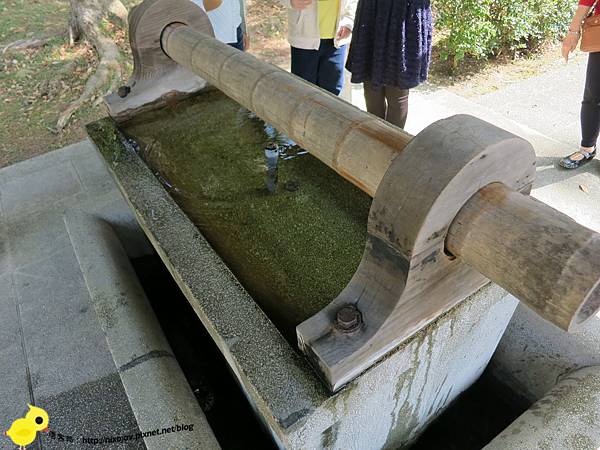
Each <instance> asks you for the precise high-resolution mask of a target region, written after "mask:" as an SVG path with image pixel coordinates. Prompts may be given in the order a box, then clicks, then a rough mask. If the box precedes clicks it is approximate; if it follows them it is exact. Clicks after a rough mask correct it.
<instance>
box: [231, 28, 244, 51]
mask: <svg viewBox="0 0 600 450" xmlns="http://www.w3.org/2000/svg"><path fill="white" fill-rule="evenodd" d="M228 45H230V46H232V47H233V48H237V49H238V50H240V51H242V52H243V51H244V31H243V30H242V26H241V25H240V26H239V27H237V42H232V43H231V44H228Z"/></svg>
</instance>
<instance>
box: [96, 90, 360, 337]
mask: <svg viewBox="0 0 600 450" xmlns="http://www.w3.org/2000/svg"><path fill="white" fill-rule="evenodd" d="M101 125H102V124H101V123H99V125H97V126H96V129H95V130H92V131H93V133H94V135H93V136H92V137H93V139H94V140H97V139H105V140H109V141H110V140H111V139H112V140H114V139H115V138H114V136H113V137H110V136H109V135H110V133H108V132H107V131H106V130H104V131H102V130H100V128H101ZM105 125H106V124H105ZM122 128H123V131H124V132H125V133H126V134H127V135H129V136H132V137H133V138H134V139H135V140H136V141H137V142H138V144H139V147H140V151H139V153H140V156H141V157H142V158H143V159H144V160H145V161H146V163H147V164H148V166H149V167H150V168H151V169H152V170H153V171H154V172H155V173H156V174H157V176H158V177H159V178H160V179H161V181H163V184H164V185H165V187H167V189H168V190H169V192H170V194H171V195H172V197H173V198H174V200H175V201H176V202H177V204H178V205H179V206H180V207H181V208H182V209H183V210H184V212H185V213H186V214H187V215H188V217H190V219H191V220H192V221H193V222H194V223H195V224H196V226H197V227H198V228H199V229H200V231H201V232H202V234H203V235H204V236H205V237H206V238H207V240H208V241H209V242H210V244H211V245H212V246H213V247H214V248H215V250H216V251H217V253H219V255H220V256H221V257H222V258H223V260H224V261H225V262H226V264H227V265H228V266H229V268H230V269H231V270H232V272H233V273H234V274H235V275H236V276H237V278H238V279H239V280H240V282H241V283H242V284H243V285H244V287H245V288H246V289H247V290H248V292H249V293H250V294H251V295H252V297H253V298H254V299H255V301H256V302H257V303H258V304H259V305H260V307H261V308H262V309H263V310H264V311H265V313H266V314H267V315H268V316H269V318H270V319H271V320H272V321H273V323H274V324H275V325H276V326H277V327H278V328H279V329H280V331H281V332H282V334H283V335H284V336H285V337H286V338H287V339H288V340H289V341H290V342H292V343H294V344H295V341H296V337H295V327H296V326H297V325H298V324H299V323H301V322H302V321H304V320H306V319H307V318H309V317H310V316H312V315H313V314H316V313H317V312H318V311H320V310H321V309H322V308H323V307H325V306H326V305H327V304H328V303H329V302H331V301H332V300H333V299H334V298H335V297H336V296H337V295H338V294H339V292H340V291H341V290H342V289H343V288H344V287H345V286H346V284H347V283H348V281H349V280H350V278H351V277H352V275H353V274H354V272H355V271H356V268H357V267H358V264H359V262H360V259H361V255H362V252H363V249H364V244H365V241H366V224H367V218H368V211H369V208H370V204H371V198H370V197H369V196H368V195H366V194H364V193H363V192H362V191H360V190H359V189H357V188H356V187H354V186H353V185H352V184H350V183H348V182H347V181H345V180H344V179H343V178H341V177H340V176H339V175H338V174H336V173H335V172H334V171H332V170H331V169H329V168H328V167H327V166H326V165H325V164H323V163H321V162H320V161H318V160H317V159H316V158H314V157H312V156H310V155H307V156H303V157H298V158H295V159H290V160H285V161H284V160H282V159H280V160H279V173H278V177H279V184H278V189H277V191H276V192H275V193H274V194H270V193H269V192H268V191H267V189H266V186H265V176H266V167H265V161H264V147H265V146H266V144H268V143H269V141H270V140H271V139H272V138H271V137H269V136H268V135H267V134H266V133H265V131H264V127H263V124H262V122H260V121H258V120H252V119H250V118H249V117H248V114H247V112H246V111H245V110H243V109H241V108H240V106H239V105H238V104H237V103H235V102H234V101H232V100H230V99H229V98H227V97H226V96H224V95H223V94H222V93H220V92H219V91H208V92H205V93H203V94H201V95H199V96H197V97H195V98H193V99H190V100H188V101H185V102H182V103H179V104H177V105H171V106H167V107H166V108H163V109H161V110H159V111H154V112H149V113H145V114H143V115H140V116H138V117H136V118H135V119H134V120H132V121H130V122H128V123H126V124H124V125H123V126H122ZM88 131H90V129H89V128H88ZM110 142H112V141H110ZM110 142H109V143H110ZM105 156H106V155H105ZM108 156H109V155H108ZM286 183H288V185H290V184H291V185H294V187H296V185H297V186H298V189H297V190H295V191H293V192H290V191H288V190H286V189H285V188H284V185H285V184H286ZM173 233H177V230H173Z"/></svg>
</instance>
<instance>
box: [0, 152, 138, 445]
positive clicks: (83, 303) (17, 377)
mask: <svg viewBox="0 0 600 450" xmlns="http://www.w3.org/2000/svg"><path fill="white" fill-rule="evenodd" d="M107 175H108V174H107V172H106V169H105V168H104V166H103V164H102V161H101V160H100V158H99V157H98V155H97V154H96V153H95V150H94V148H93V147H92V145H91V144H90V143H89V142H88V141H84V142H81V143H79V144H75V145H72V146H69V147H66V148H63V149H61V150H57V151H53V152H51V153H47V154H45V155H43V156H39V157H37V158H34V159H30V160H28V161H25V162H22V163H19V164H15V165H13V166H10V167H6V168H4V169H2V170H0V201H1V213H0V229H1V230H2V231H1V234H0V236H1V240H0V380H1V382H0V402H1V407H0V431H2V432H4V431H6V430H7V429H8V427H9V426H10V424H11V423H12V421H13V420H14V419H17V418H19V417H23V416H24V414H25V413H26V411H27V404H28V403H31V404H35V405H39V406H42V407H44V408H46V409H47V410H50V411H53V414H52V416H51V418H50V424H51V427H52V430H53V431H54V432H55V433H56V434H54V435H51V434H43V435H42V436H41V437H40V438H39V439H38V441H37V442H36V443H34V445H33V447H31V448H65V447H66V448H81V441H79V439H80V438H81V437H101V436H118V435H121V434H130V433H136V432H138V431H139V429H138V426H137V423H136V420H135V418H134V415H133V412H132V409H131V407H130V405H129V402H128V399H127V395H126V394H125V391H124V389H123V385H122V383H121V379H120V377H119V374H118V372H117V368H116V366H115V364H114V362H113V358H112V356H111V353H110V351H109V348H108V345H107V342H106V339H105V337H104V334H103V332H102V329H101V327H100V326H99V323H98V320H97V317H96V313H95V311H94V308H93V307H92V305H91V303H90V298H89V294H88V290H87V288H86V285H85V282H84V279H83V276H82V274H81V271H80V269H79V265H78V263H77V259H76V257H75V254H74V252H73V248H72V246H71V243H70V240H69V237H68V234H67V230H66V228H65V225H64V222H63V214H64V212H65V210H66V209H68V208H72V207H76V206H78V207H81V208H83V209H89V210H101V209H103V208H106V209H121V210H123V211H124V214H125V213H126V212H127V209H126V208H127V206H126V204H125V203H124V201H123V199H122V197H121V195H120V193H119V192H118V190H117V189H116V186H115V184H114V183H113V182H112V180H111V179H110V178H109V177H108V176H107ZM57 411H58V413H57ZM61 435H62V436H61ZM53 437H54V438H53ZM61 437H62V440H61ZM70 438H72V439H73V443H69V442H68V440H69V439H70ZM0 448H3V449H4V448H14V446H13V445H12V444H11V442H10V441H9V440H8V438H6V437H4V436H0ZM28 448H29V447H28ZM113 448H145V447H144V444H143V441H139V442H138V444H137V445H135V446H127V447H126V446H121V447H119V446H115V447H113Z"/></svg>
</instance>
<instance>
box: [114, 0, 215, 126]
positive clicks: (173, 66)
mask: <svg viewBox="0 0 600 450" xmlns="http://www.w3.org/2000/svg"><path fill="white" fill-rule="evenodd" d="M173 23H181V24H184V25H188V26H190V27H191V28H193V29H194V30H196V31H199V32H201V33H204V34H207V35H209V36H214V32H213V28H212V25H211V24H210V21H209V19H208V16H207V15H206V13H205V12H204V11H203V10H202V9H201V8H200V7H199V6H198V5H196V4H194V3H193V2H191V1H189V0H169V1H168V2H165V1H163V0H146V1H144V2H143V3H141V4H139V5H138V6H136V7H135V8H133V10H132V11H131V14H130V15H129V30H130V34H129V41H130V44H131V52H132V54H133V62H134V70H133V74H132V76H131V78H130V79H129V81H128V82H127V85H126V86H123V87H122V88H120V89H119V91H118V92H113V93H111V94H110V95H108V96H106V97H105V99H104V101H105V103H106V105H107V106H108V110H109V114H110V115H111V116H112V117H113V118H114V119H115V120H116V121H124V120H127V119H129V118H131V117H132V116H134V115H135V114H138V113H140V112H143V111H147V110H150V109H155V108H160V107H162V106H164V105H165V104H166V103H168V102H171V101H176V100H178V99H181V98H184V97H187V96H189V95H191V94H193V93H195V92H198V91H200V90H201V89H203V88H204V87H205V86H206V84H207V83H206V81H205V80H204V79H202V78H200V77H199V76H197V75H195V74H194V73H193V72H192V71H191V70H189V69H187V68H185V67H183V66H182V65H180V64H178V63H176V62H175V61H173V60H172V59H171V58H169V57H168V56H167V55H166V53H165V52H164V51H163V50H162V48H161V44H160V39H161V35H162V32H163V30H164V29H165V28H166V27H167V26H168V25H171V24H173Z"/></svg>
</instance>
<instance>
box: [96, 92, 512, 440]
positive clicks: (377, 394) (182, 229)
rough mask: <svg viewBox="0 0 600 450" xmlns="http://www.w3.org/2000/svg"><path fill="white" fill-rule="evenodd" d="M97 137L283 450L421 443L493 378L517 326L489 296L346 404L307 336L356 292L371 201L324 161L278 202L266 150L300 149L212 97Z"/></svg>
mask: <svg viewBox="0 0 600 450" xmlns="http://www.w3.org/2000/svg"><path fill="white" fill-rule="evenodd" d="M88 133H89V135H90V137H91V139H92V140H93V142H94V143H95V145H96V147H97V149H98V151H99V152H100V153H101V154H102V156H103V157H104V159H105V161H106V163H107V166H108V168H109V170H110V171H111V173H112V175H113V177H114V178H115V181H116V182H117V184H118V185H119V188H120V189H121V192H122V193H123V195H124V197H125V198H126V200H127V201H128V202H129V204H130V206H131V208H132V210H133V211H134V213H135V215H136V217H137V219H138V221H139V222H140V225H141V227H142V228H143V229H144V231H145V232H146V235H147V236H148V237H149V239H150V241H151V242H152V244H153V245H154V247H155V249H156V250H157V252H158V254H159V255H160V257H161V259H162V260H163V262H164V264H165V265H166V266H167V268H168V269H169V271H170V272H171V274H172V276H173V277H174V279H175V280H176V281H177V283H178V285H179V287H180V289H181V290H182V291H183V293H184V294H185V295H186V297H187V298H188V300H189V302H190V304H191V305H192V307H193V308H194V310H195V312H196V314H197V315H198V317H199V318H200V320H201V321H202V324H203V326H204V327H205V328H206V329H207V330H208V332H209V333H210V335H211V337H212V338H213V340H214V341H215V343H216V344H217V346H218V347H219V350H220V351H221V352H222V354H223V355H224V356H225V359H226V360H227V363H228V365H229V366H230V368H231V371H232V373H233V374H234V375H235V377H236V379H237V381H238V383H239V385H240V387H241V388H242V390H243V392H244V393H245V395H246V397H247V398H248V400H249V402H250V404H251V405H252V406H253V408H254V410H255V411H256V414H257V416H258V417H259V418H260V419H261V420H262V422H263V423H264V424H265V427H266V428H267V429H268V430H269V431H270V433H271V436H272V437H273V439H274V441H275V442H276V443H277V444H278V445H279V446H280V447H282V448H291V449H296V448H297V449H300V448H310V449H313V448H328V449H329V448H334V449H335V448H339V449H353V448H356V449H361V450H363V449H379V448H401V447H404V446H406V445H408V444H410V443H411V442H413V441H414V440H415V439H416V438H417V437H418V436H419V434H420V433H421V432H422V431H423V430H424V429H425V427H426V426H427V425H428V424H429V423H430V422H431V421H432V420H433V419H435V418H436V417H437V416H438V415H439V414H440V413H441V412H442V411H443V410H444V409H445V408H446V407H447V406H448V405H449V404H450V403H451V402H452V401H453V400H454V399H455V398H456V397H457V396H459V395H460V393H461V392H463V391H464V390H465V389H466V388H468V387H469V386H470V385H471V384H472V383H473V382H474V381H475V380H476V379H477V378H478V377H479V376H480V375H481V373H482V372H483V370H484V368H485V366H486V365H487V363H488V361H489V359H490V357H491V355H492V353H493V352H494V350H495V348H496V346H497V343H498V340H499V339H500V336H501V335H502V333H503V331H504V329H505V328H506V325H507V324H508V321H509V319H510V317H511V315H512V312H513V311H514V308H515V306H516V302H515V301H514V300H511V299H507V298H505V292H504V291H503V290H501V289H500V288H498V287H497V286H493V285H490V286H486V287H485V288H483V289H482V290H480V291H479V292H477V293H476V294H474V295H473V296H471V297H470V298H468V299H467V300H465V301H464V302H462V303H461V304H460V305H459V306H457V307H456V308H455V309H453V310H452V311H450V312H449V313H447V314H445V315H443V316H441V317H440V318H438V319H437V320H436V321H434V322H432V323H431V324H429V325H428V326H427V327H425V328H424V329H423V330H421V331H420V332H419V333H417V334H416V335H415V336H413V337H412V338H411V339H409V340H408V341H406V342H404V343H403V344H402V345H400V346H399V347H398V348H396V349H395V350H394V351H392V352H391V353H390V354H388V355H387V356H386V357H385V358H383V359H382V360H381V361H379V362H377V363H376V364H375V365H373V366H372V367H371V368H370V369H369V370H367V371H366V372H365V373H363V374H362V375H361V376H359V377H358V378H356V379H355V380H353V381H352V382H351V383H349V384H348V385H347V386H346V387H345V388H344V389H342V390H341V391H339V392H337V393H335V394H331V393H330V392H329V391H328V390H327V389H326V388H325V387H324V385H323V384H322V383H321V381H320V380H319V379H318V376H317V375H316V372H314V371H313V370H312V368H311V367H309V365H308V363H307V362H306V360H305V359H304V357H303V356H302V355H300V354H299V352H298V351H297V344H296V337H295V328H296V326H297V325H298V324H299V323H301V322H302V321H304V320H306V319H307V318H309V317H311V316H312V315H313V314H315V313H317V312H318V311H320V310H321V309H322V308H323V307H325V306H326V305H327V304H328V303H329V302H330V301H331V300H333V299H334V298H335V297H336V296H337V295H338V293H339V292H340V291H341V290H342V289H343V288H344V287H345V286H346V284H347V283H348V281H349V280H350V278H351V277H352V275H353V273H354V271H355V270H356V268H357V266H358V264H359V261H360V258H361V255H362V252H363V248H364V243H365V240H366V226H367V217H368V213H369V207H370V204H371V198H370V197H369V196H368V195H366V194H364V193H363V192H362V191H360V190H358V189H357V188H355V187H354V186H353V185H351V184H350V183H348V182H346V181H345V180H344V179H343V178H342V177H340V176H339V175H337V174H336V173H335V172H333V171H332V170H331V169H329V168H328V167H327V166H326V165H324V164H322V163H320V162H319V161H318V160H316V159H315V158H313V157H312V156H310V155H304V156H298V157H295V158H291V159H285V158H279V160H278V167H279V170H278V184H277V189H276V191H275V192H274V193H270V192H269V191H268V189H267V186H266V172H267V169H266V166H265V162H266V161H265V151H264V150H265V147H266V146H267V145H268V144H270V143H272V142H273V141H277V142H279V143H282V142H284V141H285V140H284V139H283V138H282V137H281V136H278V135H276V134H275V133H273V132H272V130H270V129H269V127H265V124H264V123H262V122H261V121H260V120H258V119H256V118H253V117H252V115H251V114H249V113H248V111H246V110H244V109H242V108H241V107H240V106H239V105H238V104H236V103H235V102H233V101H232V100H230V99H228V98H227V97H225V96H224V95H223V94H221V93H220V92H219V91H216V90H213V89H209V90H205V91H203V92H201V93H199V95H197V96H195V97H193V98H190V99H188V100H186V101H184V102H181V103H178V104H173V105H169V106H166V107H164V108H162V109H160V110H157V111H153V112H146V113H143V114H141V115H139V116H137V117H135V118H134V119H132V120H130V121H128V122H126V123H120V124H118V125H117V124H115V123H114V122H113V121H112V120H111V119H109V118H106V119H102V120H99V121H97V122H94V123H92V124H90V125H89V126H88ZM309 150H310V149H309ZM295 153H296V150H294V149H292V150H289V151H287V154H288V156H290V155H294V154H295ZM286 187H287V188H286ZM164 301H165V302H168V301H169V299H168V298H165V300H164ZM424 301H426V299H424Z"/></svg>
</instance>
